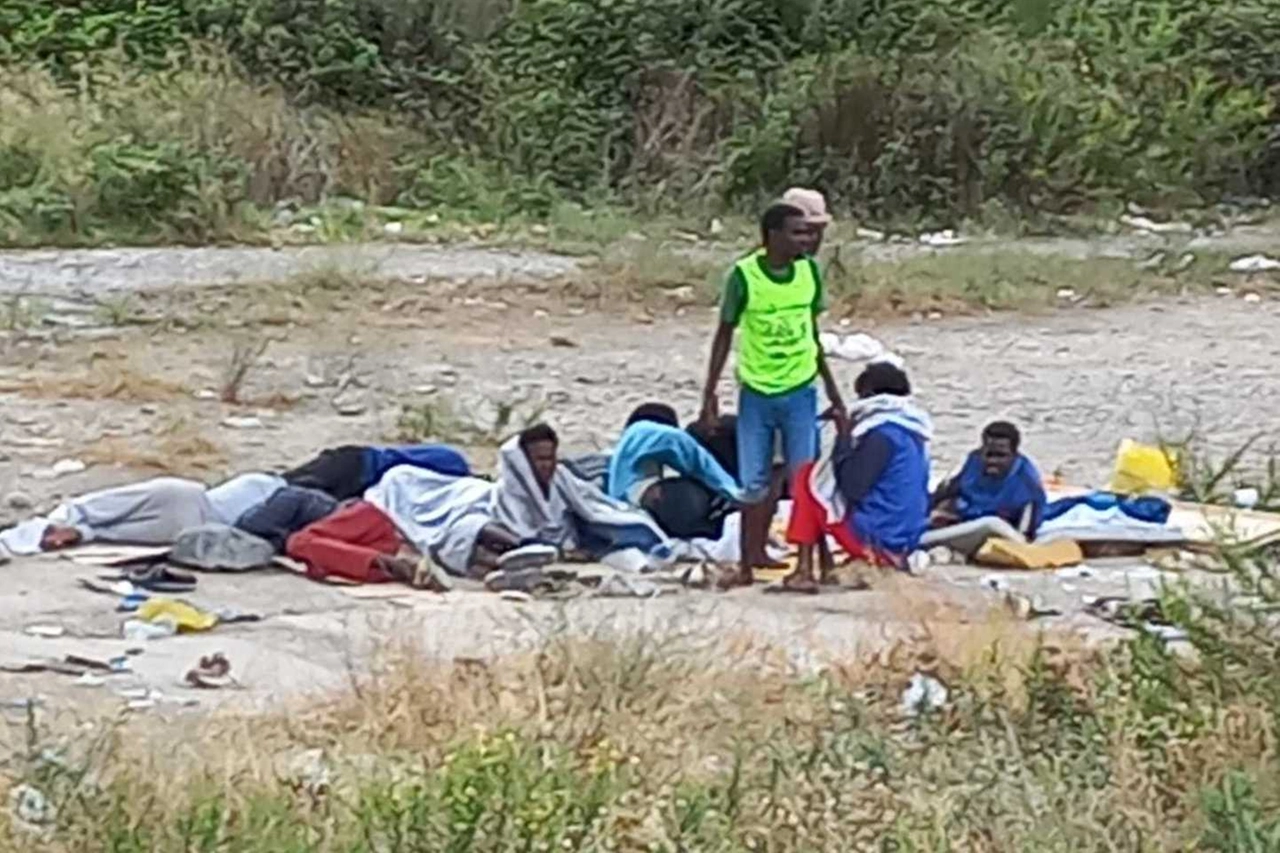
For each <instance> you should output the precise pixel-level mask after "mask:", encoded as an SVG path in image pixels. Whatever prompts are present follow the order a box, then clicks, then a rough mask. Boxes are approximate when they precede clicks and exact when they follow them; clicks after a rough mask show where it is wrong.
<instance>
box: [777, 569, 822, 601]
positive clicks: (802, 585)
mask: <svg viewBox="0 0 1280 853" xmlns="http://www.w3.org/2000/svg"><path fill="white" fill-rule="evenodd" d="M772 589H774V590H776V591H778V592H798V593H801V594H803V595H817V594H818V592H819V587H818V582H817V581H815V580H814V579H813V578H812V577H810V576H809V575H808V574H807V573H805V572H801V571H799V570H796V571H794V572H792V573H791V574H789V575H787V576H786V577H785V578H783V579H782V581H781V583H779V584H778V585H777V586H775V587H772Z"/></svg>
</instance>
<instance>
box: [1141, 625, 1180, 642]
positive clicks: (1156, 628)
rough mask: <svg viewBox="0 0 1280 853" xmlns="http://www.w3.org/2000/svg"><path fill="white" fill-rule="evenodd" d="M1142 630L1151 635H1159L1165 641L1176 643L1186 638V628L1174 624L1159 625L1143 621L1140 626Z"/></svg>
mask: <svg viewBox="0 0 1280 853" xmlns="http://www.w3.org/2000/svg"><path fill="white" fill-rule="evenodd" d="M1140 627H1141V628H1142V630H1143V631H1145V632H1146V633H1148V634H1151V635H1152V636H1155V637H1159V638H1160V639H1162V640H1164V641H1165V642H1166V643H1177V642H1181V641H1183V640H1186V639H1187V636H1188V634H1187V632H1186V630H1184V629H1182V628H1179V627H1177V626H1175V625H1159V624H1156V623H1154V622H1143V623H1142V625H1141V626H1140Z"/></svg>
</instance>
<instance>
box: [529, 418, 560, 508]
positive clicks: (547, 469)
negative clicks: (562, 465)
mask: <svg viewBox="0 0 1280 853" xmlns="http://www.w3.org/2000/svg"><path fill="white" fill-rule="evenodd" d="M559 447H560V437H559V436H557V435H556V431H555V430H553V429H552V428H551V427H549V426H547V425H546V424H534V425H533V426H531V427H529V428H528V429H526V430H525V431H524V432H522V433H520V449H521V450H522V451H524V455H525V458H526V459H528V460H529V467H530V468H532V469H533V476H534V479H536V480H537V481H538V485H539V486H540V487H542V491H543V492H550V491H551V480H552V478H554V477H555V475H556V451H557V450H558V449H559Z"/></svg>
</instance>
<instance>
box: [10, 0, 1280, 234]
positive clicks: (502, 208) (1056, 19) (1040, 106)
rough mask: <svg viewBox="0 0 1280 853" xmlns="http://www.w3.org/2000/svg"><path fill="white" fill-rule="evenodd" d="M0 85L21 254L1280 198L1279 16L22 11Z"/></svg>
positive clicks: (900, 5) (799, 0)
mask: <svg viewBox="0 0 1280 853" xmlns="http://www.w3.org/2000/svg"><path fill="white" fill-rule="evenodd" d="M0 66H2V67H0V239H2V240H4V241H5V242H8V243H30V242H38V241H41V240H57V241H63V242H86V241H93V240H95V239H106V238H108V237H110V238H116V239H121V238H122V239H132V240H148V239H169V240H174V239H178V240H193V241H207V240H212V239H227V238H241V239H243V238H245V237H246V236H252V235H256V234H261V233H262V232H263V231H264V230H266V229H268V228H269V227H270V226H271V225H272V224H273V223H275V222H280V221H287V222H290V223H295V222H300V223H301V224H302V225H308V224H309V220H310V219H311V218H312V217H311V216H306V217H302V218H301V219H291V218H290V217H289V216H288V215H287V214H296V213H298V212H299V211H300V210H301V209H302V208H305V207H307V206H316V205H320V206H321V208H322V209H325V210H328V209H331V207H330V206H331V204H332V203H333V202H334V201H336V200H341V199H346V200H349V201H354V202H355V203H358V204H362V205H366V206H368V207H366V208H363V214H364V215H368V214H369V211H370V209H371V208H380V207H385V206H391V207H392V208H393V209H394V211H395V212H394V214H393V215H392V216H393V218H396V219H397V221H401V220H402V219H403V218H405V217H412V216H414V215H416V213H417V212H420V211H428V212H430V213H431V214H433V215H436V216H441V217H443V218H444V219H446V220H453V219H464V220H467V219H470V220H476V221H482V222H496V221H503V220H508V219H511V218H513V217H525V218H535V219H536V218H545V217H548V216H550V215H552V213H553V212H554V211H555V210H556V209H557V208H561V207H563V206H564V205H565V204H578V205H583V206H586V207H589V208H601V207H607V206H616V207H620V208H626V209H631V210H636V211H642V212H645V213H647V214H650V213H655V212H663V211H665V212H671V211H676V212H683V213H686V214H688V213H693V212H696V213H698V214H700V215H701V214H707V213H710V212H721V211H733V210H749V209H751V208H752V207H754V206H755V205H757V204H758V203H759V202H760V201H761V200H762V199H764V198H767V197H769V196H771V195H773V194H775V193H777V192H779V191H780V190H781V189H783V188H784V187H785V186H787V185H790V184H793V183H803V184H812V185H815V186H819V187H822V188H823V189H825V190H827V191H828V192H829V193H830V195H831V196H832V198H833V201H834V202H835V203H836V205H837V206H838V207H839V208H840V209H842V210H844V211H848V212H852V213H857V214H860V215H864V216H870V217H873V218H875V219H876V220H878V221H881V222H891V221H895V220H912V221H920V222H924V223H930V224H936V225H948V224H955V223H956V222H957V221H959V220H961V219H965V218H980V217H988V218H990V217H996V218H999V217H1009V216H1014V217H1019V216H1028V215H1037V214H1060V213H1068V214H1069V213H1074V212H1076V211H1081V210H1089V209H1096V208H1107V207H1114V206H1115V205H1117V204H1118V203H1119V202H1121V201H1124V200H1130V199H1132V200H1137V201H1140V202H1143V203H1146V204H1152V205H1157V206H1158V205H1201V204H1206V203H1212V202H1214V201H1217V200H1218V199H1219V198H1221V197H1222V196H1223V195H1224V194H1265V193H1268V192H1271V191H1273V190H1274V189H1275V188H1276V185H1277V181H1280V159H1278V158H1277V154H1276V151H1277V150H1280V149H1277V148H1276V146H1275V144H1274V140H1275V132H1274V126H1275V125H1274V114H1273V108H1274V103H1273V99H1274V93H1275V91H1276V86H1277V85H1278V84H1280V71H1278V70H1277V69H1280V0H1224V2H1222V3H1214V4H1206V3H1199V2H1195V0H1137V2H1124V0H1043V2H1039V1H1038V2H1021V0H1020V2H1007V0H957V1H955V2H952V1H951V0H879V1H878V2H869V0H692V2H691V0H530V1H529V2H521V3H513V2H510V0H469V2H464V0H217V2H212V3H210V2H200V3H196V2H193V0H85V2H83V3H78V4H74V5H69V4H63V3H55V2H52V0H14V2H9V3H6V4H4V6H3V8H0ZM345 210H347V211H350V210H351V207H350V206H348V207H347V208H345ZM320 218H321V219H322V220H325V221H324V222H323V223H322V225H323V226H324V227H328V221H327V218H326V217H325V216H321V217H320ZM375 218H376V216H375ZM339 220H340V221H339V223H338V230H337V231H336V232H333V233H331V234H330V233H326V234H321V235H319V236H320V237H322V238H323V237H326V236H328V237H331V238H332V237H335V236H337V237H345V236H351V235H352V227H351V226H350V225H349V224H342V222H341V217H339ZM419 224H423V225H424V227H426V225H425V224H424V223H419ZM322 230H323V229H322ZM356 230H357V231H358V230H359V229H358V228H357V229H356Z"/></svg>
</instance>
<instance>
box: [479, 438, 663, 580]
mask: <svg viewBox="0 0 1280 853" xmlns="http://www.w3.org/2000/svg"><path fill="white" fill-rule="evenodd" d="M498 472H499V474H498V488H497V489H496V490H495V492H494V494H493V517H494V520H495V521H497V522H498V523H499V524H501V525H502V526H504V527H506V528H507V529H508V530H510V531H511V532H512V533H514V534H515V535H516V537H517V538H519V539H521V540H525V539H530V540H538V541H540V542H545V543H547V544H549V545H555V546H557V547H559V548H562V549H573V548H579V547H585V546H587V545H592V546H594V545H596V544H597V543H596V542H591V543H588V542H584V541H582V540H583V538H584V537H583V535H582V534H583V533H584V530H586V531H589V532H590V533H591V534H593V535H592V536H591V537H590V538H592V539H596V538H597V537H599V538H600V539H604V540H607V541H608V544H607V545H606V546H604V547H603V549H602V550H603V552H604V553H608V551H610V550H619V549H622V548H640V549H641V550H642V551H645V552H646V553H648V554H650V555H657V556H662V557H666V556H669V555H670V553H671V543H670V541H669V540H668V539H667V536H666V534H665V533H663V532H662V530H661V529H660V528H659V527H658V525H657V524H656V523H655V522H654V521H653V519H652V518H651V517H650V516H649V514H648V513H646V512H644V511H643V510H638V509H636V508H634V507H631V506H629V505H627V504H625V503H623V502H622V501H615V500H613V499H611V498H610V497H609V496H607V495H606V494H605V493H604V492H602V491H600V489H598V488H596V487H595V486H593V485H592V484H590V483H588V482H586V481H585V480H580V479H578V478H577V477H575V476H574V475H573V474H572V473H571V472H570V471H569V469H568V468H567V467H566V466H564V465H559V466H557V467H556V473H555V476H554V478H553V479H552V481H551V490H550V494H544V493H543V491H542V489H541V488H540V487H539V486H538V483H537V480H536V479H535V477H534V474H533V466H531V465H530V464H529V459H528V457H526V456H525V454H524V451H523V450H522V449H521V448H520V442H519V439H518V438H512V439H510V440H509V441H507V443H506V444H504V445H502V449H501V451H500V452H499V457H498ZM597 556H600V555H597Z"/></svg>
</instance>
